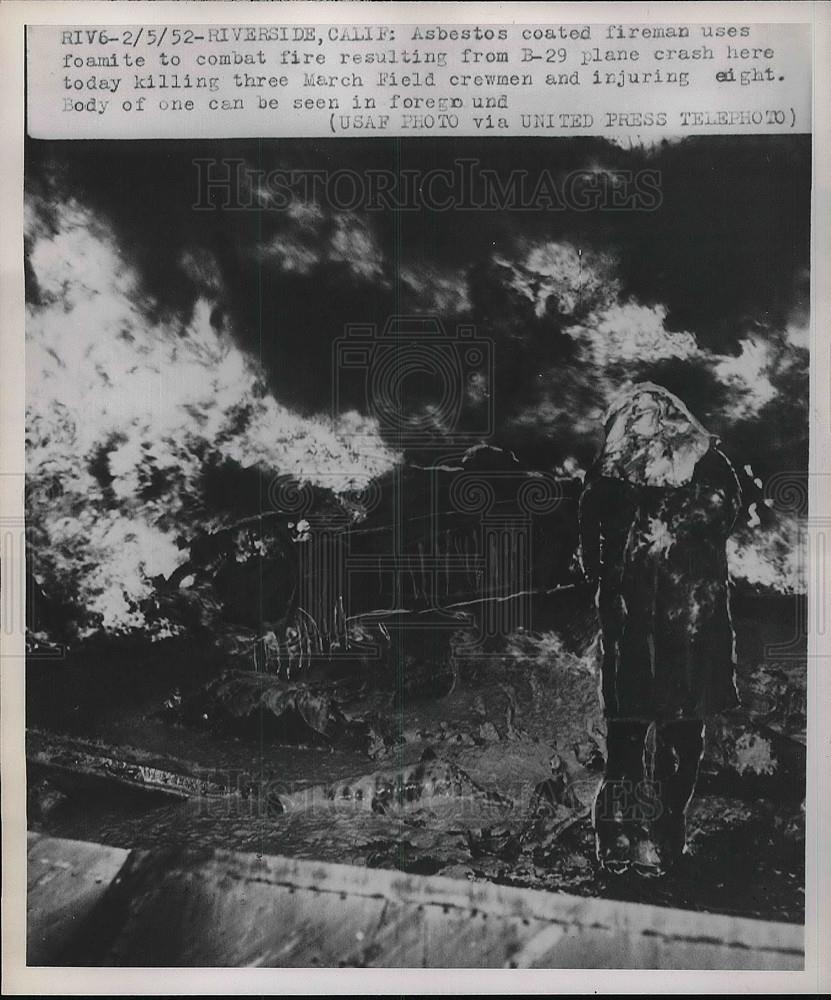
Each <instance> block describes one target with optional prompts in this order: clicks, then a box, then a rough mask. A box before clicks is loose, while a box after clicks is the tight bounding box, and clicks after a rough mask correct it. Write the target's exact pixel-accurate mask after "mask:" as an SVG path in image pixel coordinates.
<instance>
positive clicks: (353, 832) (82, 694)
mask: <svg viewBox="0 0 831 1000" xmlns="http://www.w3.org/2000/svg"><path fill="white" fill-rule="evenodd" d="M750 611H751V612H753V613H752V614H750V615H748V614H745V615H744V617H741V618H738V619H737V630H738V633H739V649H740V657H741V681H742V686H743V688H744V692H743V693H744V695H745V702H746V704H748V705H749V706H750V708H753V709H754V712H755V714H753V713H751V712H750V711H749V709H748V708H745V709H743V710H742V712H740V713H737V714H736V715H735V716H734V717H733V718H731V719H728V720H726V721H716V722H714V724H713V725H711V727H710V745H709V749H708V752H707V756H706V757H705V761H704V765H703V770H702V777H701V781H700V784H699V789H698V794H697V796H696V798H695V800H694V802H693V805H692V806H691V809H690V814H689V831H690V833H689V842H690V852H689V855H688V856H687V857H686V858H685V859H684V860H683V862H682V864H681V865H680V866H679V867H678V869H677V870H676V871H674V872H673V873H672V874H671V875H669V876H667V877H665V878H663V879H653V880H642V879H638V878H637V877H636V876H631V877H630V876H625V877H622V878H614V877H607V876H603V875H602V874H601V873H599V872H598V870H597V868H596V865H595V862H594V858H593V835H592V831H591V825H590V819H589V806H590V802H591V799H592V796H593V793H594V790H595V787H596V784H597V782H598V780H599V776H600V773H601V770H602V762H603V753H604V750H605V745H604V735H603V723H602V718H601V715H600V710H599V703H598V696H597V677H596V665H595V658H594V656H593V652H592V649H591V648H590V647H587V646H586V645H585V643H582V644H581V643H579V642H578V643H574V642H572V643H569V642H566V641H563V640H562V637H560V636H558V635H557V634H555V633H553V632H551V633H546V634H545V635H543V636H542V637H531V636H527V635H523V634H519V635H516V636H513V637H511V638H510V639H509V640H508V641H507V642H506V643H503V644H502V646H501V647H500V648H498V649H496V650H491V651H489V652H483V651H482V650H481V649H479V650H478V652H475V653H474V652H471V651H468V652H467V653H465V652H464V648H463V647H460V645H459V642H458V638H459V637H458V636H456V637H455V639H456V644H455V646H454V642H453V641H450V642H448V641H447V640H446V637H445V639H443V640H442V641H441V642H439V641H438V640H434V639H433V638H429V637H428V636H427V634H426V633H425V634H423V635H421V636H420V637H419V638H418V640H417V641H415V642H413V641H411V640H409V639H408V640H407V641H406V642H400V643H398V644H397V645H396V644H395V643H394V644H393V646H394V649H393V654H394V655H393V656H392V657H391V658H390V659H388V662H387V663H386V664H384V665H381V666H380V667H379V666H378V665H377V664H376V665H375V667H367V666H366V664H363V665H358V666H355V665H353V666H352V667H351V668H350V667H348V666H345V667H344V669H343V671H342V676H341V677H340V678H339V679H336V681H333V679H332V677H331V676H330V677H329V678H328V679H327V680H326V681H325V682H323V681H321V682H320V684H321V687H320V690H325V691H327V692H329V694H330V695H331V697H332V700H333V703H334V706H335V707H334V709H333V711H334V712H335V716H336V717H335V716H332V714H331V713H330V715H329V716H328V717H327V718H328V721H326V719H324V720H323V721H322V722H321V721H320V720H318V721H315V719H317V717H316V716H315V718H313V719H312V723H313V725H312V726H311V727H310V728H308V729H307V730H306V731H305V732H304V730H303V726H302V725H299V724H298V718H299V717H298V716H296V715H294V716H292V717H291V718H292V719H293V720H294V721H293V722H291V720H290V719H289V716H287V715H284V716H280V717H279V718H277V719H276V721H275V717H274V713H271V714H269V713H268V712H262V711H258V712H255V713H253V714H251V715H250V716H246V717H245V718H244V719H243V720H242V721H240V720H239V719H237V720H236V722H237V723H239V724H235V725H229V718H228V716H227V713H225V715H222V713H221V712H220V713H213V711H212V709H211V707H210V699H208V701H205V696H204V686H205V684H206V683H207V682H208V681H209V680H210V679H211V678H214V677H217V676H219V675H222V674H223V672H225V671H227V669H228V667H229V663H228V659H227V656H225V655H224V654H222V653H221V652H219V651H217V650H216V649H214V648H213V647H208V646H205V647H204V648H200V647H197V646H194V645H193V644H183V643H177V642H170V643H163V644H156V645H154V646H151V647H142V646H140V645H137V646H133V647H132V648H127V647H126V646H124V645H122V646H121V647H106V648H105V647H101V648H100V649H98V650H97V651H92V650H86V651H84V653H83V655H81V656H78V657H75V658H70V659H69V660H66V661H64V662H59V663H48V662H38V661H32V662H30V664H29V666H28V683H27V691H28V719H27V724H28V726H29V728H30V730H32V731H33V732H35V731H40V732H44V733H53V734H55V733H58V734H61V735H62V736H63V737H80V738H83V739H84V740H85V741H87V743H88V744H90V745H99V746H101V747H109V748H112V747H117V748H121V750H122V751H124V752H125V753H126V754H127V755H128V756H129V755H130V753H131V752H133V753H134V754H135V753H143V754H145V755H147V754H149V755H152V758H153V760H154V762H156V763H157V764H159V763H161V764H163V765H164V766H166V767H168V768H169V769H170V770H172V771H177V770H178V771H181V770H182V769H187V768H189V767H190V768H192V767H193V766H194V765H196V766H198V767H199V768H201V769H203V770H206V771H208V772H210V773H211V774H213V775H215V776H219V777H221V779H222V783H223V784H225V785H226V786H227V787H229V788H232V789H239V790H240V794H235V795H230V796H216V797H204V796H196V797H192V798H189V799H185V800H179V799H172V798H170V797H169V796H166V795H162V794H157V793H154V792H151V791H142V790H139V789H131V788H127V787H122V786H119V785H118V784H116V783H113V782H109V781H106V780H101V779H95V780H80V779H78V778H77V777H73V775H72V773H71V771H66V770H61V769H60V768H58V769H57V770H56V769H55V768H54V767H51V766H49V765H48V764H44V763H42V762H41V763H36V762H34V761H33V759H32V758H31V757H30V764H29V774H28V777H29V787H30V799H29V827H30V828H31V829H37V830H42V831H44V832H47V833H50V834H52V835H56V836H63V837H71V838H77V839H86V840H94V841H99V842H103V843H107V844H111V845H115V846H122V847H128V848H141V847H150V846H153V847H158V846H163V845H174V844H175V845H179V844H186V845H188V846H191V847H198V846H204V847H221V848H226V849H232V850H240V851H253V852H257V853H262V854H280V855H289V856H295V857H302V858H309V859H321V860H327V861H336V862H346V863H352V864H359V865H367V866H371V867H372V866H374V867H381V868H398V869H401V870H404V871H407V872H413V873H424V874H434V873H439V874H443V875H448V876H452V877H456V878H461V879H470V880H481V879H487V880H491V881H494V882H499V883H505V884H511V885H517V886H529V887H535V888H541V889H550V890H562V891H566V892H570V893H575V894H581V895H592V896H607V897H612V898H617V899H629V900H637V901H643V902H650V903H657V904H663V905H671V906H678V907H683V908H689V909H698V910H707V911H714V912H721V913H730V914H740V915H745V916H757V917H763V918H766V919H776V920H785V921H791V922H801V921H802V920H803V903H804V816H803V813H802V803H803V800H804V771H803V774H802V776H801V780H800V775H799V770H800V768H804V742H803V741H802V740H801V739H800V737H801V736H802V737H803V739H804V733H802V732H801V727H802V728H804V714H802V713H804V690H805V686H804V662H802V663H800V662H799V661H790V660H783V661H781V662H778V663H776V664H774V665H771V664H770V663H769V662H768V660H769V658H767V659H766V657H765V645H766V644H769V643H770V642H771V641H774V640H777V639H778V640H780V641H783V640H784V639H787V638H789V637H790V636H789V634H788V635H785V633H786V632H788V629H789V626H788V624H787V622H785V623H783V624H781V625H777V626H773V625H771V624H770V621H771V619H770V616H764V615H761V614H759V613H758V612H759V609H758V608H751V609H750ZM777 629H779V630H780V631H782V633H783V634H782V636H778V634H777ZM428 646H431V648H429V649H428V648H427V647H428ZM460 648H462V652H461V653H460V652H459V649H460ZM454 650H455V655H453V651H454ZM448 651H449V652H448ZM232 666H235V667H237V668H238V667H239V664H232ZM359 667H360V669H359ZM379 670H380V671H381V674H384V671H386V674H385V675H384V677H381V674H378V671H379ZM361 671H363V673H361ZM390 671H391V672H390ZM226 676H227V675H226ZM233 676H236V675H233ZM241 676H242V677H243V681H244V682H245V683H246V684H247V683H248V681H247V680H246V676H247V675H245V674H243V675H241ZM356 678H357V680H356ZM379 678H380V679H379ZM307 680H308V678H307ZM241 683H242V682H241ZM289 688H291V690H290V691H289ZM223 690H225V689H223ZM275 690H277V692H278V694H279V695H280V697H284V696H285V694H286V691H289V693H290V694H292V692H294V688H293V687H291V685H287V684H286V683H284V682H281V683H277V684H276V688H275ZM200 692H202V693H200ZM332 692H334V694H332ZM292 696H294V695H293V694H292ZM194 697H197V701H196V702H194V700H193V699H194ZM237 697H238V696H237ZM199 698H201V699H202V700H198V699H199ZM171 699H172V700H171ZM180 699H181V703H182V704H184V705H185V706H187V705H188V704H197V705H198V708H199V712H198V713H197V715H196V717H195V718H194V716H193V714H191V715H190V716H189V715H187V713H186V712H184V711H182V710H181V705H180ZM238 700H239V697H238ZM165 703H167V706H165ZM272 704H273V699H272ZM316 704H317V703H316ZM203 708H204V709H205V711H202V709H203ZM306 714H307V716H309V713H308V712H307V713H306ZM324 714H325V713H324ZM309 717H310V718H311V716H309ZM333 718H334V721H332V720H333ZM301 721H302V720H301ZM315 726H317V727H318V728H317V729H315V728H314V727H315ZM327 726H330V727H331V729H330V731H329V732H328V734H327V733H326V732H323V733H322V732H321V730H325V729H326V728H327ZM298 740H299V741H300V742H299V743H298V742H297V741H298ZM129 748H135V749H134V751H130V750H129ZM413 789H415V791H413Z"/></svg>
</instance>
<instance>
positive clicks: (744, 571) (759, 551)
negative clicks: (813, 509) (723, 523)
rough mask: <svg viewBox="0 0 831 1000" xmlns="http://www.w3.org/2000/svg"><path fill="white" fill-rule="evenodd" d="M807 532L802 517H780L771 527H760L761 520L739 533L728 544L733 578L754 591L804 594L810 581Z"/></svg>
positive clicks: (783, 515) (751, 519) (754, 520)
mask: <svg viewBox="0 0 831 1000" xmlns="http://www.w3.org/2000/svg"><path fill="white" fill-rule="evenodd" d="M807 538H808V536H807V529H806V525H805V522H804V519H803V518H799V517H796V516H793V515H786V514H779V515H778V517H777V520H776V523H775V524H773V525H771V526H770V527H768V528H765V529H762V528H759V527H758V517H750V519H749V522H748V526H747V527H744V528H742V529H740V530H737V531H736V533H735V534H733V535H732V536H731V538H730V539H729V540H728V542H727V561H728V565H729V567H730V575H731V577H732V578H733V579H734V580H741V581H743V582H744V583H746V584H749V585H750V586H751V587H754V588H757V587H758V588H762V589H766V590H771V591H775V592H776V593H779V594H794V595H795V594H805V593H807V590H808V580H807Z"/></svg>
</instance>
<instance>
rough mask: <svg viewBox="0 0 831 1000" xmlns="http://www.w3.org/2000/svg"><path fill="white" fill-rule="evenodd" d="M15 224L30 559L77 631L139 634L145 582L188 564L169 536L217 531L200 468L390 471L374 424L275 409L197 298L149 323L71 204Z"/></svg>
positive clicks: (107, 233)
mask: <svg viewBox="0 0 831 1000" xmlns="http://www.w3.org/2000/svg"><path fill="white" fill-rule="evenodd" d="M27 211H28V218H27V221H28V236H29V245H30V253H29V261H30V264H31V268H32V271H33V273H34V275H35V278H36V280H37V285H38V296H37V301H36V302H33V303H32V304H30V305H29V307H28V312H27V322H26V340H27V347H26V372H27V474H28V482H27V489H28V499H27V512H28V522H29V528H30V541H31V542H32V544H31V545H30V553H31V556H30V558H31V561H32V564H33V565H32V568H33V570H34V572H35V575H36V576H37V577H41V578H48V579H49V581H50V584H52V585H53V586H54V587H57V589H58V591H59V592H60V593H61V595H62V596H63V597H65V598H66V599H67V600H69V601H70V602H71V603H73V604H75V605H76V606H77V607H80V608H84V609H86V611H87V612H88V617H89V619H90V624H89V626H88V629H89V630H92V629H95V628H102V629H104V630H106V631H110V632H122V631H126V630H130V629H134V628H142V627H144V626H145V625H146V624H147V623H146V622H145V620H144V616H143V614H142V611H141V608H140V606H141V602H142V601H143V600H144V599H145V598H147V597H148V596H149V594H150V593H151V592H152V579H153V577H155V576H158V575H159V574H161V575H164V576H168V575H169V574H170V573H171V572H172V571H173V569H174V568H175V567H176V566H177V565H178V564H180V563H182V562H183V561H184V558H185V555H184V553H183V552H182V550H181V548H180V545H179V539H180V537H181V536H183V535H184V536H185V537H187V536H188V535H189V534H191V533H193V531H194V530H196V529H197V528H201V529H204V528H206V527H207V528H210V527H216V526H217V518H218V516H219V515H218V514H217V512H216V511H212V510H209V509H208V507H207V505H206V504H205V502H204V500H203V496H202V474H203V472H204V469H205V467H206V463H208V462H211V461H213V462H215V461H217V460H231V461H233V462H235V463H237V464H238V465H239V466H240V467H242V468H251V467H256V468H260V469H263V470H265V471H266V472H268V473H269V474H280V475H286V474H289V475H292V476H294V477H296V478H297V479H298V480H299V481H301V482H304V481H308V482H311V483H314V484H321V485H325V486H327V487H329V488H332V489H335V490H344V489H355V488H361V487H362V486H364V485H366V483H368V482H369V481H370V480H371V479H373V478H374V477H375V476H377V475H379V474H381V473H383V472H385V471H387V470H388V469H389V468H390V467H391V466H392V465H393V464H394V463H395V462H396V461H397V456H396V454H395V453H393V452H392V451H390V450H389V449H388V448H387V447H386V446H385V445H384V444H383V442H382V441H381V438H380V435H379V434H378V429H377V426H376V425H375V423H374V422H373V421H372V420H370V419H367V418H364V417H362V416H360V415H359V414H357V413H354V412H352V413H347V414H344V415H343V416H341V417H340V418H338V420H337V421H332V420H330V419H328V418H324V417H312V418H305V417H301V416H299V415H297V414H295V413H292V412H291V411H289V410H288V409H287V408H286V407H284V406H282V405H281V404H280V403H278V402H277V400H276V399H275V398H274V397H273V396H272V395H271V394H270V393H269V391H268V389H267V386H266V382H265V378H264V375H263V372H262V371H261V370H260V369H259V367H258V365H257V364H256V363H255V362H254V360H253V359H251V358H250V357H248V356H247V355H245V354H244V353H243V352H242V351H241V350H240V349H239V348H238V347H237V346H236V344H235V343H234V340H233V337H232V331H231V330H230V329H228V328H227V326H225V325H223V324H222V323H220V322H218V321H216V320H215V319H214V318H213V315H214V308H215V305H216V303H215V302H214V301H211V300H210V299H209V298H207V297H204V296H203V297H201V298H199V299H198V300H197V301H196V303H195V306H194V308H193V310H192V314H191V316H190V318H189V319H188V320H187V321H186V322H184V321H181V320H179V319H176V318H171V319H163V320H150V319H148V316H150V315H152V314H153V313H154V312H158V309H157V308H156V306H157V304H156V303H155V302H153V301H152V300H150V299H149V297H148V296H147V295H146V293H145V292H144V291H143V289H142V286H141V282H140V281H139V278H138V275H137V274H136V272H135V270H134V269H133V268H132V267H131V265H130V263H129V262H128V260H127V259H126V258H125V255H124V253H123V252H122V250H121V248H120V246H119V244H118V241H117V239H116V238H115V236H114V234H113V232H112V231H111V230H110V229H109V228H108V227H107V226H106V224H104V223H103V222H102V221H101V219H99V218H97V217H96V216H95V215H94V214H93V213H92V212H90V211H89V210H88V209H86V208H85V207H84V206H83V205H81V204H79V203H78V202H76V201H71V200H70V201H67V202H66V203H64V204H62V205H60V206H59V207H58V208H57V209H54V208H52V209H50V211H51V212H52V213H55V212H57V215H56V217H55V218H54V219H53V220H52V221H51V224H50V225H47V224H46V223H45V222H44V215H45V206H43V205H41V204H39V203H38V202H37V200H36V199H30V200H29V204H28V206H27ZM194 260H195V258H190V259H188V260H186V261H184V262H183V266H186V267H189V268H191V269H192V268H193V267H194V266H195V264H194ZM200 266H201V265H200ZM207 284H210V283H207Z"/></svg>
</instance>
